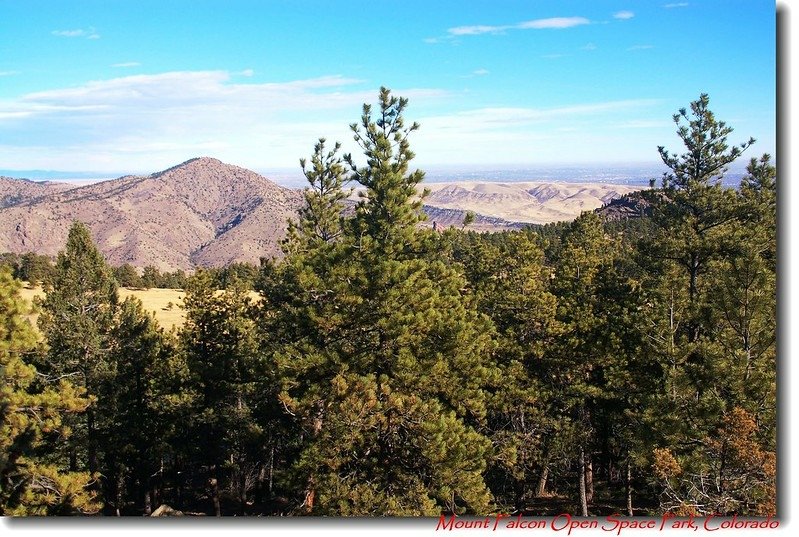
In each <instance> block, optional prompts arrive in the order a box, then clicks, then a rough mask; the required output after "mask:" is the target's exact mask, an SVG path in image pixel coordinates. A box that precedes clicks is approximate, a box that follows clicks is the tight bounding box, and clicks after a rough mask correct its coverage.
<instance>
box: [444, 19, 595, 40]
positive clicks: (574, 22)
mask: <svg viewBox="0 0 799 537" xmlns="http://www.w3.org/2000/svg"><path fill="white" fill-rule="evenodd" d="M590 23H591V21H590V20H588V19H586V18H585V17H552V18H548V19H534V20H529V21H523V22H519V23H516V24H507V25H500V26H495V25H484V24H478V25H473V26H456V27H454V28H449V29H448V30H447V34H448V35H450V36H464V35H481V34H501V33H504V32H506V31H507V30H562V29H565V28H572V27H574V26H581V25H583V24H590Z"/></svg>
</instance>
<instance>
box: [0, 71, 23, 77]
mask: <svg viewBox="0 0 799 537" xmlns="http://www.w3.org/2000/svg"><path fill="white" fill-rule="evenodd" d="M18 74H19V71H0V76H14V75H18Z"/></svg>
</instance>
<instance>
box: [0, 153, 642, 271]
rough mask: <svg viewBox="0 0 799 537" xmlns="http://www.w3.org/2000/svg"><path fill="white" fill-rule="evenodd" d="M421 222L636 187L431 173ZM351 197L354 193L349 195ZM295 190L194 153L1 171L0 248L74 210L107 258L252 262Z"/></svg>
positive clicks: (181, 265) (557, 215) (47, 248)
mask: <svg viewBox="0 0 799 537" xmlns="http://www.w3.org/2000/svg"><path fill="white" fill-rule="evenodd" d="M424 187H426V188H429V189H430V191H431V193H430V195H429V196H428V197H427V198H425V205H424V208H423V210H424V211H425V213H426V214H427V216H428V221H427V222H425V223H424V225H425V226H428V227H430V226H432V225H433V223H434V222H435V224H436V226H437V227H439V228H447V227H450V226H454V227H461V225H462V222H463V219H464V217H465V215H466V212H467V211H473V212H474V213H476V216H475V220H474V222H473V223H472V224H471V225H470V229H474V230H477V231H498V230H507V229H518V228H521V227H523V226H525V225H526V224H529V223H535V224H540V223H547V222H556V221H562V220H572V219H574V218H575V217H577V216H578V215H579V214H580V213H581V212H582V211H587V210H593V209H596V208H598V207H601V206H603V205H604V204H606V203H607V202H609V201H611V200H613V199H616V198H620V197H622V196H624V195H626V194H629V193H630V192H633V191H635V190H636V188H635V187H629V186H617V185H607V184H588V183H532V182H524V183H488V182H464V183H429V184H425V185H424ZM355 199H357V193H354V194H353V197H352V198H351V203H354V200H355ZM302 203H303V197H302V193H301V191H299V190H294V189H289V188H284V187H281V186H279V185H277V184H275V183H273V182H271V181H269V180H268V179H267V178H265V177H263V176H261V175H259V174H258V173H256V172H253V171H251V170H247V169H244V168H240V167H238V166H233V165H230V164H225V163H223V162H220V161H219V160H216V159H213V158H208V157H202V158H195V159H191V160H188V161H186V162H184V163H182V164H179V165H177V166H174V167H173V168H170V169H168V170H164V171H162V172H158V173H154V174H152V175H148V176H132V175H131V176H124V177H120V178H118V179H112V180H108V181H102V182H98V183H94V184H90V185H86V186H79V187H78V186H75V185H69V184H65V183H56V182H33V181H28V180H24V179H10V178H5V177H2V178H0V252H15V253H24V252H29V251H34V252H37V253H39V254H45V255H55V254H56V253H58V251H59V250H61V249H62V248H63V246H64V244H65V242H66V238H67V233H68V230H69V227H70V225H71V224H72V221H73V220H81V221H83V222H85V223H86V224H87V225H88V226H89V228H90V229H91V230H92V235H93V237H94V240H95V241H96V242H97V244H98V246H99V247H100V249H101V251H102V252H103V253H104V254H105V256H106V257H107V258H108V260H109V262H110V263H111V264H113V265H121V264H123V263H130V264H132V265H134V266H138V267H143V266H146V265H154V266H156V267H157V268H158V269H160V270H162V271H164V270H168V271H172V270H175V269H184V270H192V269H194V268H196V267H198V266H224V265H227V264H229V263H231V262H235V261H246V262H250V263H254V264H257V263H258V261H259V259H260V258H261V257H273V256H279V255H281V251H280V241H281V240H282V239H283V237H284V236H285V234H286V223H287V222H288V220H289V219H291V218H295V217H296V214H297V211H298V209H299V208H300V207H301V206H302Z"/></svg>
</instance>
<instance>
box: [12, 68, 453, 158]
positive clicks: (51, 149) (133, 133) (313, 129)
mask: <svg viewBox="0 0 799 537" xmlns="http://www.w3.org/2000/svg"><path fill="white" fill-rule="evenodd" d="M240 74H241V72H237V73H229V72H226V71H184V72H169V73H161V74H149V75H135V76H125V77H119V78H113V79H110V80H97V81H91V82H87V83H84V84H82V85H79V86H76V87H69V88H59V89H52V90H48V91H39V92H35V93H29V94H26V95H22V96H20V97H17V98H16V99H12V100H0V140H5V141H10V140H13V142H6V143H7V145H5V146H2V147H0V161H3V162H4V163H6V164H5V165H6V166H7V167H12V168H19V169H30V168H38V167H41V166H47V167H48V168H51V169H67V170H69V169H73V170H74V169H79V170H85V169H94V170H99V171H102V170H114V171H117V170H133V171H136V170H150V171H155V170H157V169H159V168H158V166H164V167H168V166H170V165H172V164H174V163H176V162H182V161H183V160H186V159H187V158H191V157H193V156H198V155H202V154H211V155H212V156H216V157H217V158H221V159H223V160H226V161H228V162H233V163H236V164H241V165H245V166H250V167H259V166H260V167H269V166H293V165H295V164H296V161H297V159H298V158H299V157H302V156H305V155H306V154H307V153H309V152H310V150H311V148H312V146H313V142H314V141H315V140H316V139H317V138H319V137H320V136H325V137H327V138H328V139H330V140H334V139H337V140H341V141H342V142H344V144H345V148H347V144H348V143H349V144H350V145H354V144H353V143H352V142H351V140H352V134H351V133H350V132H349V130H348V125H349V124H350V123H351V122H352V121H353V120H355V119H357V117H358V115H359V113H360V110H361V106H362V104H363V103H365V102H373V101H374V100H375V96H376V95H377V90H376V88H374V87H372V86H371V85H365V84H364V83H363V82H362V81H360V80H357V79H353V78H347V77H344V76H325V77H319V78H313V79H306V80H295V81H291V82H281V83H258V84H256V83H249V82H244V80H245V79H241V78H236V76H237V75H240ZM396 93H397V94H398V95H403V96H406V97H409V98H410V100H411V103H416V104H421V105H423V104H424V103H425V102H430V101H431V100H433V101H436V102H437V100H438V99H440V98H442V97H443V96H444V95H446V93H445V92H443V91H440V90H433V89H404V90H403V89H398V88H397V89H396ZM0 145H1V144H0ZM348 150H350V151H353V152H354V151H356V150H357V148H355V147H350V148H348Z"/></svg>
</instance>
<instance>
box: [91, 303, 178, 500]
mask: <svg viewBox="0 0 799 537" xmlns="http://www.w3.org/2000/svg"><path fill="white" fill-rule="evenodd" d="M111 342H112V347H111V351H110V355H109V362H110V363H112V364H113V370H114V374H113V376H112V377H110V378H108V379H107V381H106V382H105V383H104V384H103V386H102V387H101V393H100V397H99V398H100V402H101V407H102V408H103V409H104V411H105V413H106V414H108V415H109V421H110V426H109V427H107V428H106V430H104V431H103V439H102V444H103V445H104V446H105V448H106V449H104V450H103V455H104V457H103V468H104V474H105V476H106V479H105V485H106V487H105V490H106V494H105V496H106V504H107V505H108V507H109V508H111V510H112V512H114V513H115V514H117V515H119V514H122V513H127V512H128V509H127V506H128V505H130V504H132V505H133V506H134V508H135V511H134V512H136V511H138V512H142V511H143V512H144V513H145V514H150V511H151V497H152V492H151V491H152V488H153V478H154V477H155V476H158V475H159V465H160V461H161V460H162V457H163V454H164V452H165V451H166V446H165V444H166V440H167V439H168V438H167V432H168V425H167V423H168V420H167V419H166V416H165V413H164V412H163V410H162V408H161V405H160V402H161V401H160V393H159V384H161V382H162V381H161V378H160V377H161V373H162V369H163V367H164V365H165V364H166V363H167V362H168V361H169V357H170V356H171V355H172V354H173V353H174V348H173V345H171V344H170V342H169V340H168V339H167V337H166V335H165V334H164V333H163V330H162V329H160V328H159V327H158V325H157V323H156V321H155V319H154V318H153V317H152V315H151V314H149V313H147V312H146V311H144V308H143V306H142V303H141V301H140V300H139V299H137V298H135V297H132V296H129V297H128V298H126V299H125V300H124V301H123V302H122V304H121V305H120V308H119V315H118V319H117V321H116V323H115V326H114V328H113V332H112V334H111Z"/></svg>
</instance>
